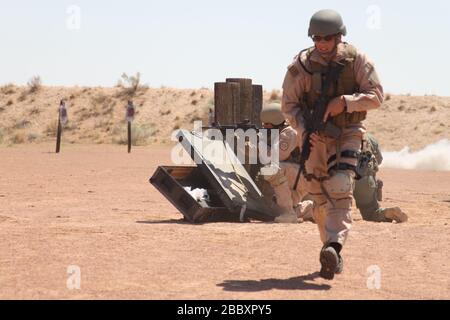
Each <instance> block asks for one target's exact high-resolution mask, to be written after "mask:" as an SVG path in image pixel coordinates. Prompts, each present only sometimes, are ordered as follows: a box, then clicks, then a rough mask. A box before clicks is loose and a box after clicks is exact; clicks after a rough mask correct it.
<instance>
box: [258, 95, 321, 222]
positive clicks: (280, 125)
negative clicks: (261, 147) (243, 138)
mask: <svg viewBox="0 0 450 320" xmlns="http://www.w3.org/2000/svg"><path fill="white" fill-rule="evenodd" d="M260 117H261V122H262V125H263V128H265V129H271V130H273V129H277V130H279V140H278V148H279V160H280V163H279V167H278V168H277V169H278V170H277V172H276V173H275V174H274V175H269V176H264V179H265V181H267V182H268V183H269V184H270V186H271V187H272V190H273V192H274V195H275V200H276V204H277V205H278V206H279V207H280V208H281V209H283V211H282V213H281V215H280V216H278V217H277V218H275V222H279V223H297V222H299V221H300V222H301V221H303V218H304V217H306V218H308V217H311V216H312V208H313V202H312V201H310V200H309V201H308V200H306V201H303V202H302V201H300V200H301V199H302V198H303V197H304V196H305V195H306V194H305V190H304V189H301V185H300V184H299V185H298V187H297V189H296V190H294V189H293V186H294V181H295V177H296V175H297V172H298V169H299V159H298V157H299V155H300V139H299V136H298V134H297V132H296V131H295V130H294V129H292V127H290V126H289V125H288V124H287V123H286V121H285V119H284V116H283V114H282V113H281V106H280V105H279V104H275V103H274V104H270V105H267V106H264V108H263V109H262V111H261V115H260ZM269 141H270V139H269Z"/></svg>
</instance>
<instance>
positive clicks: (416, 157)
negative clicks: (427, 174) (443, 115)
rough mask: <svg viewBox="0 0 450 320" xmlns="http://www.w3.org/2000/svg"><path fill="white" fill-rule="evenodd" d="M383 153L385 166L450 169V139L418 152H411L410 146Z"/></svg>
mask: <svg viewBox="0 0 450 320" xmlns="http://www.w3.org/2000/svg"><path fill="white" fill-rule="evenodd" d="M382 155H383V162H382V167H383V168H399V169H409V170H413V169H419V170H433V171H450V140H448V139H443V140H439V141H438V142H436V143H434V144H431V145H429V146H426V147H425V148H424V149H422V150H419V151H416V152H410V149H409V147H405V148H403V149H402V150H400V151H396V152H382Z"/></svg>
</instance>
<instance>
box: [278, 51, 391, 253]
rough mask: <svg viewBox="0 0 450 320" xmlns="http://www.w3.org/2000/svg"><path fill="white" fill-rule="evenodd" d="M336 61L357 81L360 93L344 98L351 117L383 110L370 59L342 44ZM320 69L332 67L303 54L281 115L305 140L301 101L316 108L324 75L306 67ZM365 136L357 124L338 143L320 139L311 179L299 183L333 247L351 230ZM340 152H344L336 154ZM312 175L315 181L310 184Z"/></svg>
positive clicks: (287, 84) (289, 79) (291, 74)
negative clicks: (311, 99) (312, 99)
mask: <svg viewBox="0 0 450 320" xmlns="http://www.w3.org/2000/svg"><path fill="white" fill-rule="evenodd" d="M349 48H350V49H352V50H353V55H351V54H349V52H350V50H349ZM307 57H309V59H307ZM332 60H334V61H337V62H339V61H341V62H342V61H347V62H350V63H351V64H350V66H351V69H352V70H350V73H349V74H347V76H348V77H354V81H355V83H356V84H357V88H353V90H346V91H347V92H344V93H343V96H344V98H345V102H346V105H347V113H348V114H350V116H352V115H353V114H351V113H355V112H358V113H355V115H357V114H359V112H365V111H367V110H370V109H376V108H378V107H379V106H380V105H381V103H382V101H383V89H382V86H381V84H380V82H379V80H378V76H377V74H376V71H375V68H374V65H373V63H372V62H371V61H370V60H369V59H368V58H367V56H366V55H365V54H363V53H361V52H360V51H358V50H357V49H355V48H353V47H351V46H349V45H347V44H345V43H339V44H338V46H337V48H336V54H335V56H334V58H333V59H332ZM302 64H303V66H302ZM318 65H319V66H322V67H323V68H326V67H327V65H328V63H327V62H326V61H325V60H324V59H323V58H322V57H321V56H320V54H319V53H318V52H317V50H315V49H313V48H310V50H308V51H307V52H305V51H303V52H302V53H301V54H299V55H298V56H296V57H295V58H294V62H293V63H292V64H291V65H290V66H289V67H288V72H287V73H286V76H285V79H284V83H283V97H282V111H283V113H284V115H285V117H286V119H287V120H288V121H289V123H290V124H291V126H292V127H293V129H295V130H296V131H297V133H298V135H299V136H300V137H303V134H304V132H305V126H304V123H303V117H302V113H301V108H300V105H301V103H302V102H306V105H307V106H308V107H311V103H309V104H308V101H307V100H308V97H307V95H308V93H310V92H311V91H310V90H313V88H316V87H317V85H316V84H315V83H316V82H317V74H319V76H320V73H318V72H314V73H311V70H305V68H304V66H305V67H306V68H308V67H309V66H318ZM313 78H314V82H315V83H314V85H313ZM340 86H341V83H340V82H338V84H337V88H336V87H335V86H333V87H335V88H334V89H335V91H334V92H339V90H340V89H341V88H340ZM341 91H342V90H341ZM332 96H333V95H332ZM345 116H347V115H345ZM364 133H365V127H364V126H363V124H362V123H361V122H354V123H351V124H348V125H345V126H344V127H343V132H342V135H341V138H340V139H339V143H338V141H337V140H335V139H332V138H330V137H327V136H324V135H323V134H321V135H320V139H319V141H318V143H317V144H316V146H315V147H314V148H313V149H312V152H311V155H310V158H309V160H308V161H307V162H306V165H305V167H306V171H307V173H308V177H305V176H304V175H302V178H301V182H300V183H301V185H304V186H305V187H306V190H307V192H308V193H309V194H310V195H311V196H312V197H313V199H314V201H315V203H316V205H315V208H314V220H315V221H316V222H317V224H318V227H319V231H320V237H321V240H322V242H323V243H324V244H326V243H333V242H334V243H339V244H341V245H343V244H344V243H345V240H346V239H347V236H348V232H349V230H350V228H351V224H352V218H351V205H352V199H353V186H354V178H355V172H354V170H352V169H351V168H352V167H353V168H354V167H356V165H357V158H356V157H354V154H356V153H359V152H360V150H361V143H362V140H363V134H364ZM337 150H340V151H341V152H337ZM337 153H339V155H337ZM346 154H347V155H348V154H352V156H351V157H347V156H346ZM311 176H313V177H314V178H313V179H307V178H311Z"/></svg>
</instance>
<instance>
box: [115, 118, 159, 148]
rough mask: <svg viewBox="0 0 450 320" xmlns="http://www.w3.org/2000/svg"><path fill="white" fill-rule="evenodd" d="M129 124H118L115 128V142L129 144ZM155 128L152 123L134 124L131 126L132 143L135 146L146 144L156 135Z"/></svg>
mask: <svg viewBox="0 0 450 320" xmlns="http://www.w3.org/2000/svg"><path fill="white" fill-rule="evenodd" d="M127 130H128V129H127V125H126V123H124V124H123V125H121V126H116V127H115V128H114V129H113V132H112V133H113V138H112V142H113V143H115V144H128V131H127ZM155 133H156V132H155V130H154V129H152V128H151V127H150V125H142V124H132V126H131V144H132V145H133V146H144V145H147V144H148V143H149V140H150V138H151V137H153V136H154V135H155Z"/></svg>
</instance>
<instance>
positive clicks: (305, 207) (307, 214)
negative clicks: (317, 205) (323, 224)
mask: <svg viewBox="0 0 450 320" xmlns="http://www.w3.org/2000/svg"><path fill="white" fill-rule="evenodd" d="M313 209H314V202H313V201H311V200H305V201H301V202H299V203H297V204H296V205H295V206H294V210H295V213H296V214H297V217H299V218H301V219H302V220H304V221H312V222H313V221H314V219H313V215H312V213H313Z"/></svg>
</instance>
